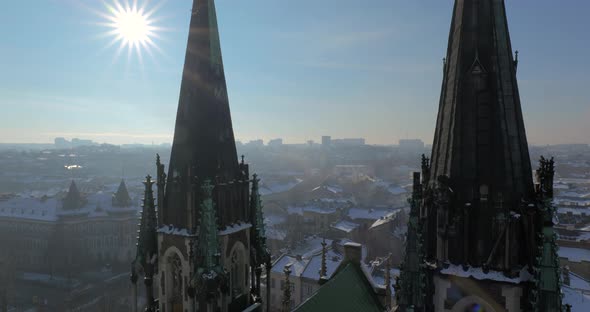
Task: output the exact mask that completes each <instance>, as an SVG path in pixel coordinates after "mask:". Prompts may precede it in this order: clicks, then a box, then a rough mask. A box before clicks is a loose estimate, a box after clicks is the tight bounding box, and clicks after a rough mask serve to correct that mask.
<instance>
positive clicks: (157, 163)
mask: <svg viewBox="0 0 590 312" xmlns="http://www.w3.org/2000/svg"><path fill="white" fill-rule="evenodd" d="M156 165H158V166H159V165H160V154H158V153H156Z"/></svg>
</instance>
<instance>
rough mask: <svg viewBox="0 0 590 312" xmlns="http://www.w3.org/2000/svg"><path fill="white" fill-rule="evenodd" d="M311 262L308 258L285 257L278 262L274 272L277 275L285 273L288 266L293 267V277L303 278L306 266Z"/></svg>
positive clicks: (275, 264) (273, 269)
mask: <svg viewBox="0 0 590 312" xmlns="http://www.w3.org/2000/svg"><path fill="white" fill-rule="evenodd" d="M308 262H309V259H308V258H300V259H297V257H292V256H288V255H283V256H281V257H280V258H279V260H277V261H276V262H275V263H274V265H273V266H272V271H273V272H276V273H281V274H282V273H283V270H284V269H285V266H286V265H290V266H291V275H292V276H301V273H303V270H305V266H306V265H307V263H308Z"/></svg>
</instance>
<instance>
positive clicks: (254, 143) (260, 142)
mask: <svg viewBox="0 0 590 312" xmlns="http://www.w3.org/2000/svg"><path fill="white" fill-rule="evenodd" d="M246 146H253V147H262V146H264V141H263V140H262V139H258V140H250V141H249V142H248V143H246Z"/></svg>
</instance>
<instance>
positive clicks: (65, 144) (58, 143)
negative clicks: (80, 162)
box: [53, 138, 72, 148]
mask: <svg viewBox="0 0 590 312" xmlns="http://www.w3.org/2000/svg"><path fill="white" fill-rule="evenodd" d="M53 142H54V145H55V148H70V147H72V143H71V142H70V141H68V140H66V139H65V138H55V139H54V140H53Z"/></svg>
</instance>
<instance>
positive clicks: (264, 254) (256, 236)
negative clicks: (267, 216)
mask: <svg viewBox="0 0 590 312" xmlns="http://www.w3.org/2000/svg"><path fill="white" fill-rule="evenodd" d="M259 182H260V179H259V178H258V176H257V175H256V174H254V175H253V177H252V191H251V193H250V207H252V211H253V212H254V213H253V217H252V231H253V232H252V236H251V237H252V238H253V239H252V246H254V248H256V255H257V257H259V258H258V259H256V261H257V263H258V264H264V263H266V262H267V260H270V259H269V257H270V253H269V251H268V249H267V246H266V229H265V226H264V214H263V212H262V200H261V198H260V192H259V187H258V185H259ZM267 258H268V259H267Z"/></svg>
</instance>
